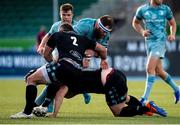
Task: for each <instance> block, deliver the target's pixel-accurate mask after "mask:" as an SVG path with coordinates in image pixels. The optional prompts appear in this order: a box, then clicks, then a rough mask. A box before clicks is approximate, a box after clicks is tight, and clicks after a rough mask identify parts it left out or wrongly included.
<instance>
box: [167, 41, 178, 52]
mask: <svg viewBox="0 0 180 125" xmlns="http://www.w3.org/2000/svg"><path fill="white" fill-rule="evenodd" d="M176 44H177V43H176V42H169V41H167V42H166V48H167V51H168V52H175V51H176Z"/></svg>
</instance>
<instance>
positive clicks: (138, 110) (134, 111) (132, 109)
mask: <svg viewBox="0 0 180 125" xmlns="http://www.w3.org/2000/svg"><path fill="white" fill-rule="evenodd" d="M145 112H149V109H148V108H147V107H146V106H126V107H124V108H122V110H121V112H120V113H119V116H120V117H132V116H135V115H143V114H144V113H145Z"/></svg>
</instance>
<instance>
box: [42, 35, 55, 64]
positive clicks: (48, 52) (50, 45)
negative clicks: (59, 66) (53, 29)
mask: <svg viewBox="0 0 180 125" xmlns="http://www.w3.org/2000/svg"><path fill="white" fill-rule="evenodd" d="M54 48H55V34H53V35H52V36H51V37H50V38H49V40H48V41H47V44H46V45H45V49H44V53H43V57H44V58H45V60H46V61H47V62H51V61H53V56H52V51H53V50H54Z"/></svg>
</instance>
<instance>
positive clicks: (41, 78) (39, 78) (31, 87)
mask: <svg viewBox="0 0 180 125" xmlns="http://www.w3.org/2000/svg"><path fill="white" fill-rule="evenodd" d="M46 75H47V72H46V68H45V66H42V67H41V68H39V69H38V70H37V71H36V72H34V73H33V74H32V75H30V76H29V77H28V78H27V80H26V83H27V86H26V105H25V108H24V111H23V112H20V113H17V114H15V115H12V116H11V118H30V117H32V114H31V113H32V110H33V107H34V101H35V99H36V96H37V87H36V85H38V84H39V83H41V84H46V83H47V82H49V81H48V80H49V79H48V77H46Z"/></svg>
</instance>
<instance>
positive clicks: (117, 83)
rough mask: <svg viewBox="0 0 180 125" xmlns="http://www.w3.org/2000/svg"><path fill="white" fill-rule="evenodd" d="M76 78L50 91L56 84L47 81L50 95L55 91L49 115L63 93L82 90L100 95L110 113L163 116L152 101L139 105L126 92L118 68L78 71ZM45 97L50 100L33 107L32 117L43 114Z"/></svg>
mask: <svg viewBox="0 0 180 125" xmlns="http://www.w3.org/2000/svg"><path fill="white" fill-rule="evenodd" d="M78 79H79V80H78V82H77V83H75V82H74V83H67V84H63V85H62V86H61V87H60V89H59V90H58V92H57V93H56V92H55V91H54V90H55V89H56V88H57V85H53V84H51V85H50V87H48V89H49V92H51V94H52V93H53V92H52V91H54V93H56V97H55V110H54V113H53V114H52V117H56V116H57V113H58V110H59V108H60V106H61V104H62V102H63V98H64V96H65V97H67V98H71V97H73V96H75V95H77V94H81V93H83V92H84V91H86V92H88V93H96V94H104V95H105V98H106V103H107V105H108V106H109V108H110V110H111V111H112V113H113V115H114V116H119V117H131V116H135V115H143V114H153V113H156V114H159V115H161V116H164V117H165V116H166V115H167V114H166V112H165V110H164V109H162V108H159V107H158V109H160V110H161V112H159V111H157V110H156V109H157V106H156V105H154V103H153V102H152V101H149V102H147V104H146V106H142V104H141V102H140V101H138V99H136V98H135V97H133V96H130V95H128V88H127V83H126V76H125V75H124V74H123V73H122V72H121V71H119V70H116V69H112V68H108V69H99V70H96V71H82V74H81V77H80V78H78ZM83 83H86V84H83ZM61 88H62V89H61ZM64 88H66V89H64ZM50 89H51V90H50ZM54 95H55V94H54ZM48 100H51V98H48V99H46V101H44V103H43V104H42V105H41V106H38V107H35V108H34V111H33V112H34V114H35V115H36V116H44V115H45V114H46V112H47V106H48V104H49V103H48Z"/></svg>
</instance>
